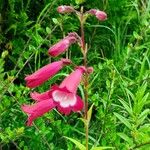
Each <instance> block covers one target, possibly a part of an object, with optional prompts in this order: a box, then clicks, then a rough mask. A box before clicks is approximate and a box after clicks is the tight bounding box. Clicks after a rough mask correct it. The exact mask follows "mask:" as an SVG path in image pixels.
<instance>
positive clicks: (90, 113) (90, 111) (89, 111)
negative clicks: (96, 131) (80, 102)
mask: <svg viewBox="0 0 150 150" xmlns="http://www.w3.org/2000/svg"><path fill="white" fill-rule="evenodd" d="M93 106H94V104H92V106H91V107H90V109H89V110H88V118H87V121H88V123H89V122H90V120H91V116H92V110H93Z"/></svg>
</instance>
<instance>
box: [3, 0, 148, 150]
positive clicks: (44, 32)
mask: <svg viewBox="0 0 150 150" xmlns="http://www.w3.org/2000/svg"><path fill="white" fill-rule="evenodd" d="M59 5H72V6H74V7H75V8H76V9H78V10H79V9H80V6H84V10H85V11H86V10H89V9H91V8H96V9H100V10H104V11H105V12H106V13H107V14H108V19H107V20H106V21H105V22H100V21H98V20H97V19H96V17H90V18H88V19H87V22H86V25H85V36H86V42H87V43H89V48H90V49H89V51H88V65H89V66H93V67H94V73H93V74H92V75H91V77H90V88H89V107H90V106H91V105H92V104H93V103H94V106H93V112H92V117H91V122H90V124H89V147H90V148H92V147H94V146H97V147H98V146H106V147H113V148H114V149H116V150H148V149H149V148H150V118H149V117H150V94H149V93H150V0H95V1H92V0H84V1H83V0H59V1H58V0H39V1H37V0H32V1H31V0H0V149H2V150H15V149H17V150H37V149H39V150H75V149H78V148H77V147H75V146H74V143H72V142H71V141H69V140H68V139H67V138H64V137H71V138H73V139H77V140H78V141H80V143H82V144H83V145H85V133H84V125H83V123H82V122H81V120H80V119H79V118H80V117H81V115H80V114H75V113H72V114H71V115H69V116H62V115H60V114H59V113H58V112H57V111H56V110H53V111H51V112H49V113H47V114H45V115H44V116H43V117H40V118H38V119H37V120H36V121H35V123H34V125H33V126H32V127H26V126H25V122H26V118H27V116H26V114H24V113H23V112H22V110H21V105H22V104H24V103H32V100H30V98H29V93H30V91H31V90H30V89H29V88H27V87H26V86H25V81H24V77H25V75H27V74H31V73H33V72H34V71H35V70H37V69H38V68H40V67H42V66H43V65H46V64H47V63H49V62H51V61H54V60H56V59H57V60H58V59H59V58H61V57H62V56H60V57H59V58H51V57H49V56H48V54H47V50H48V48H49V47H50V46H51V45H52V44H54V43H56V42H58V41H59V40H60V39H62V38H63V36H64V35H67V33H68V32H77V33H78V34H80V24H79V22H78V19H77V18H76V17H75V16H74V15H71V14H67V15H61V14H58V13H57V12H56V9H57V7H58V6H59ZM66 55H68V56H69V58H71V59H72V60H73V62H75V63H76V64H81V63H82V55H81V53H80V51H79V47H78V46H77V45H73V46H71V47H70V49H69V51H68V52H67V54H64V55H63V57H65V56H66ZM69 72H70V68H67V69H64V70H63V71H61V72H60V75H59V74H58V75H57V76H55V77H54V78H53V79H52V80H50V81H48V82H46V83H45V84H43V85H42V86H40V87H38V88H37V89H36V90H37V91H40V92H44V91H46V90H47V89H48V88H49V86H50V85H51V84H53V83H55V82H58V83H59V81H61V79H63V78H64V76H62V74H64V73H65V74H66V73H69ZM82 90H83V89H82V85H81V86H80V90H79V94H80V95H82Z"/></svg>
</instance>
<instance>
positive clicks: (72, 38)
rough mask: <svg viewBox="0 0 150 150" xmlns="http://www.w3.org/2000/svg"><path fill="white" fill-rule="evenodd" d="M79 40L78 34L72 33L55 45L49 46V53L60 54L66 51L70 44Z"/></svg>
mask: <svg viewBox="0 0 150 150" xmlns="http://www.w3.org/2000/svg"><path fill="white" fill-rule="evenodd" d="M76 41H77V34H76V33H74V32H73V33H70V34H69V35H68V36H66V37H65V38H64V39H62V40H61V41H59V42H58V43H56V44H55V45H53V46H52V47H50V48H49V50H48V53H49V55H51V56H53V57H55V56H58V55H60V54H61V53H63V52H65V51H66V50H67V49H68V48H69V46H70V45H71V44H73V43H75V42H76Z"/></svg>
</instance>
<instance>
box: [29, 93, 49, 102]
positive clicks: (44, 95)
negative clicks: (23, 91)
mask: <svg viewBox="0 0 150 150" xmlns="http://www.w3.org/2000/svg"><path fill="white" fill-rule="evenodd" d="M30 97H31V98H32V99H34V100H35V101H37V102H40V101H43V100H47V99H50V97H49V91H46V92H44V93H41V94H40V93H37V92H33V93H30Z"/></svg>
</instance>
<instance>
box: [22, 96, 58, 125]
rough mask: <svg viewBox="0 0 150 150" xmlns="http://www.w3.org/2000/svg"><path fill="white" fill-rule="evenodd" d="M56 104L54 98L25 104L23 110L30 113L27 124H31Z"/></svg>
mask: <svg viewBox="0 0 150 150" xmlns="http://www.w3.org/2000/svg"><path fill="white" fill-rule="evenodd" d="M55 106H56V105H55V104H54V102H53V100H52V99H46V100H42V101H39V102H37V103H35V104H33V105H23V106H22V110H23V111H24V112H25V113H27V114H28V120H27V126H31V125H32V122H33V121H34V120H35V119H36V118H38V117H40V116H42V115H44V114H45V113H46V112H48V111H50V110H51V109H53V108H54V107H55Z"/></svg>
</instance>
